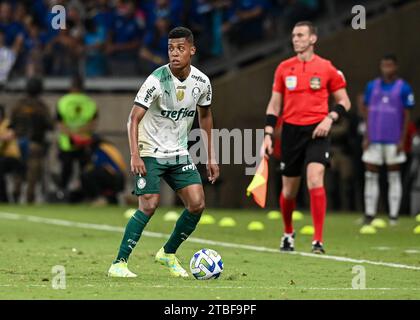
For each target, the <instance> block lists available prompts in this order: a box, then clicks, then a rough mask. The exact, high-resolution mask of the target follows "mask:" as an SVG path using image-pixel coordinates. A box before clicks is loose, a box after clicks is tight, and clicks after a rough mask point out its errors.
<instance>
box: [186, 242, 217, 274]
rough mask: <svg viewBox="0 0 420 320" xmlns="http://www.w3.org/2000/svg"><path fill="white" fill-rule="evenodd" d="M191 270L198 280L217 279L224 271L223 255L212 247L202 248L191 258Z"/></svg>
mask: <svg viewBox="0 0 420 320" xmlns="http://www.w3.org/2000/svg"><path fill="white" fill-rule="evenodd" d="M190 270H191V273H192V274H193V276H194V277H195V278H196V279H197V280H208V279H217V278H218V277H219V276H220V274H221V273H222V271H223V261H222V257H221V256H220V254H218V253H217V252H216V251H214V250H212V249H201V250H199V251H197V252H196V253H194V255H193V257H192V258H191V261H190Z"/></svg>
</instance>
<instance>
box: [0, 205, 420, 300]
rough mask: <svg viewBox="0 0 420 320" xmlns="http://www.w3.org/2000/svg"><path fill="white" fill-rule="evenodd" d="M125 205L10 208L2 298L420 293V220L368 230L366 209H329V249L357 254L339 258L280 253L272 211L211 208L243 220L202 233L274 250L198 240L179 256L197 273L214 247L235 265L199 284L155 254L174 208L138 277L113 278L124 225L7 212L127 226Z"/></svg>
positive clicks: (2, 234) (156, 221) (1, 228)
mask: <svg viewBox="0 0 420 320" xmlns="http://www.w3.org/2000/svg"><path fill="white" fill-rule="evenodd" d="M125 209H126V208H121V207H106V208H92V207H88V206H65V205H46V206H32V207H31V206H5V205H3V206H0V246H1V248H2V250H1V254H0V260H1V263H0V299H210V300H217V299H222V300H223V299H419V298H420V235H415V234H413V229H414V227H415V226H416V222H415V221H414V219H413V218H408V217H403V218H401V221H400V223H399V225H398V226H395V227H387V228H386V229H379V230H378V233H377V234H376V235H361V234H359V233H358V231H359V228H360V225H359V224H358V223H357V220H358V219H360V217H361V215H358V214H343V213H335V214H333V213H329V214H328V215H327V218H326V226H325V240H324V241H325V249H326V250H327V255H328V256H336V257H344V258H348V259H355V260H346V261H337V260H336V259H334V258H328V259H322V258H319V257H314V256H311V255H309V256H305V255H302V254H287V253H283V254H280V253H279V252H277V248H278V245H279V240H280V235H281V232H282V223H281V221H280V220H268V219H267V215H266V213H267V211H260V210H216V209H207V210H206V213H207V214H212V215H213V216H214V217H215V218H216V221H219V220H220V219H221V218H222V217H225V216H230V217H233V218H234V219H235V220H236V221H237V226H236V227H233V228H221V227H219V226H218V225H217V224H214V225H199V226H198V227H197V229H196V231H195V232H194V234H193V235H192V237H193V238H200V239H207V240H213V241H218V242H225V243H229V244H240V245H250V246H258V247H265V248H271V249H274V250H273V252H271V251H270V250H267V251H256V250H251V249H246V248H239V247H235V246H234V245H233V246H231V247H228V246H222V245H219V244H211V245H209V244H202V243H199V242H197V241H191V240H192V239H189V240H188V241H187V242H185V243H184V244H183V245H182V246H181V248H180V249H179V251H178V257H179V258H180V261H181V262H182V263H183V265H184V267H186V269H187V270H188V271H189V267H188V263H189V260H190V258H191V257H192V255H193V253H194V252H195V251H197V250H199V249H201V248H205V247H209V248H211V249H214V250H216V251H218V252H219V253H220V254H221V256H222V258H223V262H224V266H225V268H224V272H223V274H222V276H221V277H220V278H219V279H217V280H209V281H198V280H195V279H194V278H193V277H192V276H191V277H189V278H188V279H174V278H171V277H170V275H169V272H168V271H167V270H165V268H164V267H163V266H160V265H157V264H156V263H154V254H155V253H156V252H157V250H158V249H159V248H160V247H161V246H162V245H163V243H164V242H165V239H164V238H163V237H164V235H165V234H170V232H171V230H172V227H173V224H174V223H173V222H165V221H164V220H163V214H164V213H165V212H166V211H168V210H169V208H160V209H159V210H158V211H157V212H156V214H155V216H154V217H153V219H152V220H151V222H150V223H149V225H148V226H147V228H146V230H147V231H149V232H153V234H152V235H156V233H159V234H161V236H162V237H161V238H159V237H153V236H150V235H151V234H148V236H144V237H142V238H141V240H140V242H139V243H138V245H137V247H136V249H135V250H134V253H133V255H132V257H131V259H130V261H129V267H130V269H131V270H132V271H133V272H135V273H137V274H138V277H137V278H132V279H116V278H108V277H107V276H106V275H107V270H108V268H109V265H110V263H111V262H112V260H113V259H114V258H115V255H116V253H117V249H118V246H119V243H120V241H121V237H122V233H121V231H118V230H119V229H117V230H115V229H111V230H108V231H107V230H97V229H98V228H96V229H95V228H91V225H84V226H85V227H84V228H82V227H81V226H80V225H78V226H75V225H70V226H60V225H56V224H51V223H46V220H36V219H32V220H30V221H29V220H27V219H24V218H23V219H22V218H20V219H14V218H10V216H9V218H6V217H5V214H4V213H15V214H21V215H25V216H27V215H30V216H36V217H43V218H49V219H59V220H66V221H73V222H83V223H89V224H96V225H109V226H114V227H119V228H123V227H125V224H126V222H127V219H126V218H124V216H123V212H124V211H125ZM172 209H173V208H172ZM180 210H181V209H178V211H180ZM253 220H259V221H261V222H263V223H264V225H265V229H264V230H262V231H248V230H247V225H248V223H249V222H250V221H253ZM47 221H50V220H47ZM308 224H311V217H310V215H309V214H308V213H307V212H305V215H304V220H303V221H299V222H295V228H296V229H297V230H299V229H300V228H301V227H302V226H303V225H308ZM159 234H158V236H159ZM162 234H163V235H162ZM295 246H296V250H297V251H299V252H304V253H309V252H310V247H311V237H310V236H303V235H299V234H298V235H297V238H296V244H295ZM358 260H368V261H371V262H373V263H365V262H362V261H358ZM378 262H379V264H375V263H378ZM383 263H395V264H398V266H389V265H384V264H383ZM56 265H62V266H64V267H65V271H66V288H65V289H53V288H52V284H53V283H54V276H55V274H53V273H52V268H53V267H54V266H56ZM357 265H361V266H363V267H364V268H365V275H366V289H353V288H352V281H354V280H353V278H354V277H355V276H358V274H356V273H353V272H352V271H353V267H355V266H357ZM404 266H412V267H415V268H414V269H408V268H404Z"/></svg>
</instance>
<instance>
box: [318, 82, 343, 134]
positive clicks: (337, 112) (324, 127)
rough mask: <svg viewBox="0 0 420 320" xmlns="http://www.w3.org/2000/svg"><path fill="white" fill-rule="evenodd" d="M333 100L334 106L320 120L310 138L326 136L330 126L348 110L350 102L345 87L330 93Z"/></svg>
mask: <svg viewBox="0 0 420 320" xmlns="http://www.w3.org/2000/svg"><path fill="white" fill-rule="evenodd" d="M332 96H333V97H334V100H335V106H334V107H333V108H332V110H331V111H330V113H328V115H327V116H326V117H325V118H324V120H322V121H321V122H320V123H319V125H318V126H317V127H316V128H315V130H314V132H313V133H312V138H316V137H326V136H328V134H329V133H330V130H331V126H332V125H333V123H334V122H336V121H338V120H339V118H340V117H342V116H344V115H345V113H346V112H347V111H349V110H350V107H351V103H350V99H349V96H348V95H347V91H346V89H345V88H342V89H339V90H337V91H335V92H333V93H332Z"/></svg>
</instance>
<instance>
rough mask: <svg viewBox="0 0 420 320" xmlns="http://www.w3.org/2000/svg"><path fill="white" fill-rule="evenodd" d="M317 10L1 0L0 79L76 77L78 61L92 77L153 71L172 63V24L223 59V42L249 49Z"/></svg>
mask: <svg viewBox="0 0 420 320" xmlns="http://www.w3.org/2000/svg"><path fill="white" fill-rule="evenodd" d="M55 5H63V6H64V7H65V8H66V28H65V29H54V28H53V26H52V21H53V19H54V17H55V14H54V13H52V12H51V10H52V8H53V7H54V6H55ZM319 12H320V4H319V1H318V0H189V1H181V0H171V1H169V0H141V1H140V0H139V1H135V0H110V1H108V0H86V1H81V0H2V1H1V2H0V53H1V55H0V60H1V62H2V63H1V64H0V65H1V70H0V81H4V80H5V79H7V76H8V75H9V72H10V71H11V74H12V75H17V76H22V75H26V76H33V75H38V76H40V75H46V76H70V75H71V74H72V73H73V72H74V68H75V66H76V67H78V68H79V71H80V72H82V73H83V74H84V75H85V76H87V77H97V76H107V75H115V76H130V75H131V76H132V75H138V74H139V73H141V74H147V73H149V72H150V70H152V69H153V68H154V67H155V66H156V65H160V64H162V63H163V62H166V41H167V39H166V33H167V31H168V30H169V29H170V28H172V27H174V26H177V25H185V26H187V27H190V28H191V29H192V30H193V32H194V34H196V35H197V36H196V38H197V47H198V52H200V55H199V56H198V58H199V60H200V62H201V61H204V60H207V59H210V58H217V57H221V56H222V55H223V53H224V45H225V42H226V41H224V39H227V42H228V43H229V45H234V46H244V45H246V44H248V43H252V42H255V40H262V39H264V38H267V37H269V36H270V35H271V36H272V37H278V34H276V32H275V31H274V30H275V28H276V25H278V23H283V22H284V26H287V25H290V24H293V23H295V22H296V21H298V20H302V19H306V18H313V17H315V16H316V15H317V14H318V13H319ZM244 35H246V39H245V38H244ZM3 38H4V41H2V40H3ZM164 44H165V45H164ZM12 66H14V67H13V69H12V70H11V68H12Z"/></svg>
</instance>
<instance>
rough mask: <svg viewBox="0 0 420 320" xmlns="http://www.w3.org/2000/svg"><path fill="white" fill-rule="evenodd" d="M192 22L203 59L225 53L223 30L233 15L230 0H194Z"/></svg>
mask: <svg viewBox="0 0 420 320" xmlns="http://www.w3.org/2000/svg"><path fill="white" fill-rule="evenodd" d="M189 15H190V24H191V26H190V27H191V29H192V31H193V32H194V36H195V38H196V46H197V49H198V50H197V53H198V57H199V59H200V60H201V61H203V60H206V59H208V58H212V57H219V56H221V55H222V54H223V41H222V37H223V30H224V26H225V25H226V23H227V20H228V18H229V17H230V16H231V15H232V1H230V0H193V1H192V4H191V8H190V14H189Z"/></svg>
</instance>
